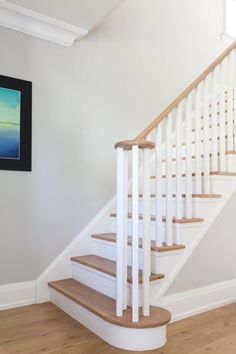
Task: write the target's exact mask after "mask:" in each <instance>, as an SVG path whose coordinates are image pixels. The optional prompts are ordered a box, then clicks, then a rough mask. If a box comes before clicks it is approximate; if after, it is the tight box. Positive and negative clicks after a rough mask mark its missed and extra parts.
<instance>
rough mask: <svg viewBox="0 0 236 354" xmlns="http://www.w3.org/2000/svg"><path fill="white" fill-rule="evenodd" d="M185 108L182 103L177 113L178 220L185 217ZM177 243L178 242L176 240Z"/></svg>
mask: <svg viewBox="0 0 236 354" xmlns="http://www.w3.org/2000/svg"><path fill="white" fill-rule="evenodd" d="M182 115H183V106H182V103H180V104H179V106H178V107H177V112H176V135H175V138H176V139H175V140H176V143H175V150H176V218H177V219H182V217H183V200H182V172H183V160H182V151H183V145H182V143H183V140H182V130H183V121H182ZM176 241H177V240H176Z"/></svg>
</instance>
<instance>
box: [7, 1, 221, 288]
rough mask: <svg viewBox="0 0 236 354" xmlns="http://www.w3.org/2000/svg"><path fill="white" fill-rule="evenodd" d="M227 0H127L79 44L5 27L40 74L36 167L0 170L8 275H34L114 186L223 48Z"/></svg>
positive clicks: (36, 80)
mask: <svg viewBox="0 0 236 354" xmlns="http://www.w3.org/2000/svg"><path fill="white" fill-rule="evenodd" d="M222 10H223V1H222V0H198V1H196V0H181V1H180V0H174V1H173V0H165V1H163V0H149V1H148V6H147V1H146V0H128V1H126V2H124V4H123V5H122V6H121V7H120V8H118V9H117V10H116V11H115V12H114V13H113V15H112V16H110V17H109V18H108V19H107V20H106V22H105V23H103V25H101V26H100V27H99V28H98V29H97V30H94V31H93V32H92V33H91V34H90V35H89V36H88V37H87V38H85V39H84V40H83V41H82V42H81V43H80V44H79V46H78V47H74V48H70V49H67V48H63V47H60V46H57V45H54V44H51V43H48V42H45V41H42V40H39V39H33V38H31V37H30V36H27V35H24V34H20V33H17V32H14V31H11V30H7V29H3V28H1V29H0V44H1V55H0V68H1V74H4V75H9V76H13V77H18V78H23V79H26V80H31V81H33V172H32V173H25V172H8V171H0V186H1V187H0V284H5V283H11V282H17V281H27V280H32V279H35V278H36V277H37V276H38V275H39V274H40V272H41V271H43V270H44V269H45V267H47V266H48V264H49V263H50V262H51V261H52V260H53V259H54V258H55V257H56V256H57V255H58V254H59V253H60V252H61V251H62V250H63V249H64V248H65V246H66V245H67V244H68V243H69V242H70V241H71V240H72V239H73V238H74V237H75V236H76V235H77V234H78V233H79V232H80V230H81V229H82V228H83V227H84V226H85V225H86V224H87V223H88V222H89V221H90V220H91V218H92V217H93V216H94V215H95V214H96V213H97V212H98V211H99V210H100V208H101V207H102V206H103V205H104V204H105V203H106V202H107V201H108V200H109V198H110V197H111V196H112V195H113V194H114V193H115V153H114V149H113V144H114V143H115V142H116V141H117V140H119V139H126V138H132V137H134V136H135V135H136V134H137V133H138V132H140V130H141V129H142V128H144V127H145V126H146V125H147V124H148V123H149V122H150V121H151V119H153V118H154V117H155V116H156V115H157V114H158V113H159V112H161V110H163V109H164V108H165V106H166V105H167V104H168V103H170V100H172V99H173V98H175V96H176V95H177V94H179V93H180V91H181V90H183V89H184V88H185V86H186V85H187V84H189V83H190V81H191V80H193V79H194V78H195V77H196V75H198V74H199V73H200V72H201V71H202V70H203V69H204V68H205V67H206V65H208V64H209V63H210V62H211V61H212V60H213V59H214V58H215V57H216V55H218V54H219V53H220V52H221V51H222V50H223V48H224V46H223V44H222V43H221V40H220V33H221V32H222V22H223V11H222Z"/></svg>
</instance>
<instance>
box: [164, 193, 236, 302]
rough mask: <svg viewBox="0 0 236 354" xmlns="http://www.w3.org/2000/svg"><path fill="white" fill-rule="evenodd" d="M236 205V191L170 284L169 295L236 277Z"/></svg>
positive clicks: (167, 293)
mask: <svg viewBox="0 0 236 354" xmlns="http://www.w3.org/2000/svg"><path fill="white" fill-rule="evenodd" d="M235 205H236V193H235V194H234V195H233V196H232V198H231V200H230V201H229V203H228V204H227V205H226V207H225V208H224V209H223V211H222V212H221V214H220V215H219V217H218V218H217V219H216V221H215V222H214V224H213V225H212V227H211V228H210V230H209V231H208V232H207V234H206V235H205V236H204V239H203V240H202V241H201V242H200V244H199V246H198V247H197V248H196V250H195V251H194V253H193V255H192V256H191V258H189V260H188V261H187V263H186V264H185V266H184V267H183V269H182V270H181V272H180V273H179V274H178V276H177V278H176V279H175V281H174V282H173V283H172V284H171V286H170V288H169V289H168V290H167V292H166V295H170V294H175V293H179V292H183V291H186V290H190V289H196V288H201V287H203V286H207V285H211V284H214V283H220V282H224V281H227V280H231V279H236V266H235V249H236V221H235Z"/></svg>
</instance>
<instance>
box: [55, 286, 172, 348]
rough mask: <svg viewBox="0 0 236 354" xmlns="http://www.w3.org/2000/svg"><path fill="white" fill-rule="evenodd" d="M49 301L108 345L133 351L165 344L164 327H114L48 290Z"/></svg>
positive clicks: (62, 296) (61, 295)
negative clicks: (49, 293) (49, 294)
mask: <svg viewBox="0 0 236 354" xmlns="http://www.w3.org/2000/svg"><path fill="white" fill-rule="evenodd" d="M50 292H51V301H52V303H53V304H54V305H56V306H58V307H59V308H60V309H61V310H63V311H64V312H66V313H67V314H68V315H70V316H71V317H72V318H74V319H75V320H76V321H78V322H79V323H81V324H82V325H84V326H85V327H87V328H88V329H89V330H91V331H92V332H93V333H95V334H96V335H98V336H99V337H101V338H102V339H103V340H104V341H106V342H107V343H109V344H110V345H112V346H114V347H117V348H121V349H125V350H133V351H144V350H153V349H157V348H160V347H162V346H163V345H165V343H166V325H164V326H160V327H154V328H142V329H140V328H138V329H137V328H127V327H121V326H117V325H114V324H112V323H110V322H107V321H105V320H103V319H102V318H100V317H99V316H97V315H95V314H93V313H92V312H90V311H88V310H87V309H85V308H84V307H82V306H80V305H79V304H77V303H75V302H74V301H72V300H70V299H69V298H68V297H66V296H64V295H63V294H61V293H59V292H57V291H56V290H54V289H51V290H50Z"/></svg>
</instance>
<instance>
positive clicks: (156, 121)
mask: <svg viewBox="0 0 236 354" xmlns="http://www.w3.org/2000/svg"><path fill="white" fill-rule="evenodd" d="M235 48H236V41H235V42H233V43H232V44H231V45H230V46H229V47H228V48H227V49H226V50H225V51H224V52H223V53H222V54H221V55H220V56H219V57H218V58H217V59H216V60H214V61H213V63H212V64H211V65H210V66H208V68H207V69H206V70H204V71H203V73H202V74H201V75H199V76H198V78H197V79H196V80H194V81H193V82H192V83H191V85H189V86H188V87H187V88H186V89H185V90H184V91H183V92H182V93H181V94H180V95H179V96H178V97H177V98H176V99H175V100H174V101H173V102H172V103H171V104H170V105H169V106H168V107H167V108H166V109H165V110H164V111H163V112H162V113H161V114H160V115H159V116H158V117H156V118H155V119H154V120H153V121H152V122H151V123H150V124H149V125H148V126H147V128H146V129H144V130H143V131H142V133H140V134H139V135H138V136H137V137H136V138H135V140H142V139H145V138H146V137H147V135H148V134H149V133H150V132H151V131H152V130H153V129H154V128H156V127H157V126H158V124H159V123H160V122H161V121H162V120H163V119H164V118H165V117H166V116H168V114H169V113H170V112H172V111H173V109H174V108H176V107H177V106H178V105H179V103H180V102H181V101H183V99H184V98H185V97H187V96H188V95H189V93H190V92H191V91H192V90H193V89H195V88H196V87H197V86H198V85H199V84H200V83H201V82H202V81H203V80H205V78H206V77H207V76H208V75H209V74H210V73H211V72H212V71H213V70H214V69H215V68H216V67H217V65H219V64H220V63H221V62H222V61H223V60H224V59H225V58H226V57H227V56H228V55H229V54H230V52H231V51H232V50H233V49H235Z"/></svg>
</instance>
